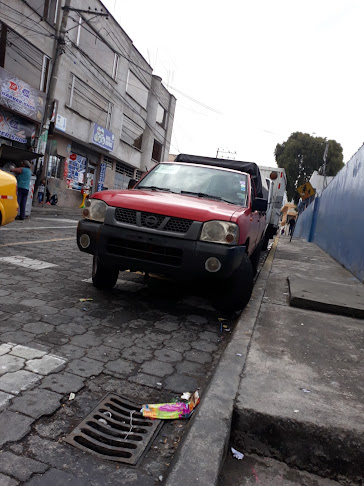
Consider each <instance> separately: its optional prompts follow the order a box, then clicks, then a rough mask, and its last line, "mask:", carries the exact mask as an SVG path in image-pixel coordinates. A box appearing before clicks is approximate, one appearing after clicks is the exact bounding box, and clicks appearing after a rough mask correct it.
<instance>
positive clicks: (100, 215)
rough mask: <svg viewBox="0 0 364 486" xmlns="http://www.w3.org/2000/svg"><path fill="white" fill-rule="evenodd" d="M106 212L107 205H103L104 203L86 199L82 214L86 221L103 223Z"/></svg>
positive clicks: (98, 200)
mask: <svg viewBox="0 0 364 486" xmlns="http://www.w3.org/2000/svg"><path fill="white" fill-rule="evenodd" d="M106 210H107V204H106V203H104V201H100V199H87V200H86V202H85V208H84V210H83V211H82V214H83V217H84V218H86V219H92V220H93V221H100V222H101V223H103V222H104V219H105V214H106Z"/></svg>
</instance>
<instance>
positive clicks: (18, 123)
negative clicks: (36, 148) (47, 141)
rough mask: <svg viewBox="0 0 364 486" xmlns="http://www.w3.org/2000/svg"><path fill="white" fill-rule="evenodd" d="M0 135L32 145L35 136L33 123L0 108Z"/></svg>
mask: <svg viewBox="0 0 364 486" xmlns="http://www.w3.org/2000/svg"><path fill="white" fill-rule="evenodd" d="M0 137H4V138H9V139H10V140H14V141H15V142H19V143H24V144H28V145H32V144H33V142H34V137H35V125H34V124H33V123H30V122H27V121H26V120H24V119H22V118H20V117H18V116H16V115H14V114H13V113H10V112H9V111H6V110H3V109H1V108H0Z"/></svg>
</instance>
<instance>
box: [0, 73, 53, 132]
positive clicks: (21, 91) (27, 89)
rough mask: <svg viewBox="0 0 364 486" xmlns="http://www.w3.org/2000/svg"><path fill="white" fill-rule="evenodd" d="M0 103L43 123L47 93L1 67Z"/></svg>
mask: <svg viewBox="0 0 364 486" xmlns="http://www.w3.org/2000/svg"><path fill="white" fill-rule="evenodd" d="M0 88H1V89H0V104H1V105H2V106H4V107H5V108H9V109H10V110H12V111H15V112H16V113H19V114H20V115H23V116H25V117H27V118H30V119H31V120H34V121H36V122H38V123H41V121H42V119H43V114H44V110H45V104H46V95H45V93H42V91H39V90H38V89H35V88H33V87H32V86H30V85H29V84H28V83H26V82H25V81H22V80H21V79H19V78H17V77H16V76H14V75H13V74H11V73H9V72H8V71H6V70H5V69H3V68H1V67H0Z"/></svg>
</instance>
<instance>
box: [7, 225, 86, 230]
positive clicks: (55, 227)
mask: <svg viewBox="0 0 364 486" xmlns="http://www.w3.org/2000/svg"><path fill="white" fill-rule="evenodd" d="M67 228H68V229H73V228H77V224H75V225H74V226H36V227H35V228H32V227H30V226H22V227H21V228H1V229H0V231H25V230H28V231H29V230H41V229H67Z"/></svg>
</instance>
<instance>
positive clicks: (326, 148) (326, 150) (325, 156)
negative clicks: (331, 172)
mask: <svg viewBox="0 0 364 486" xmlns="http://www.w3.org/2000/svg"><path fill="white" fill-rule="evenodd" d="M328 151H329V141H328V140H326V145H325V152H324V156H323V161H324V165H323V173H324V184H323V188H322V189H325V188H326V159H327V153H328Z"/></svg>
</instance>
